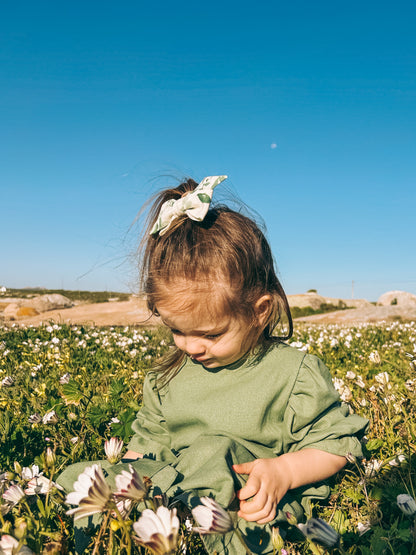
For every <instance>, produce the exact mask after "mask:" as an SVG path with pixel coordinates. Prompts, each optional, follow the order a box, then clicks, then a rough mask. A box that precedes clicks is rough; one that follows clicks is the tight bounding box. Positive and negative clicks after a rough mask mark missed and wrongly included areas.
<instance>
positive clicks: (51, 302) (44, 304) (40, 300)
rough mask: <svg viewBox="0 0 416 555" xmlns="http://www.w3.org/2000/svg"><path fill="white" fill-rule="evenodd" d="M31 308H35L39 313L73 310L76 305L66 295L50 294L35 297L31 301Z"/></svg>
mask: <svg viewBox="0 0 416 555" xmlns="http://www.w3.org/2000/svg"><path fill="white" fill-rule="evenodd" d="M30 306H33V307H34V308H35V309H36V310H37V311H38V312H47V311H48V310H56V309H61V308H71V307H72V306H74V303H73V302H72V301H71V300H70V299H68V297H65V296H64V295H60V294H59V293H50V294H48V295H40V296H39V297H35V298H34V299H33V300H31V301H30Z"/></svg>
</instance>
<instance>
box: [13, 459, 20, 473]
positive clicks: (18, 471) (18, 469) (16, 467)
mask: <svg viewBox="0 0 416 555" xmlns="http://www.w3.org/2000/svg"><path fill="white" fill-rule="evenodd" d="M14 471H15V472H16V474H20V473H21V472H22V465H21V464H20V463H18V462H17V461H14Z"/></svg>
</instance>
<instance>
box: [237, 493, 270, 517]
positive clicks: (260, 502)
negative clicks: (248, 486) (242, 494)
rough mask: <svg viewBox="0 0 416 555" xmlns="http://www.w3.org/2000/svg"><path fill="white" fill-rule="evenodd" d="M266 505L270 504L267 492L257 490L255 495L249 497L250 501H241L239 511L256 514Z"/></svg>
mask: <svg viewBox="0 0 416 555" xmlns="http://www.w3.org/2000/svg"><path fill="white" fill-rule="evenodd" d="M267 505H270V503H269V501H268V495H267V492H263V491H259V492H258V493H257V495H255V496H254V497H253V499H251V501H241V503H240V511H242V512H243V513H247V514H254V513H256V514H257V513H258V512H260V511H263V510H264V508H265V507H266V506H267ZM269 509H270V507H269ZM263 516H264V515H263Z"/></svg>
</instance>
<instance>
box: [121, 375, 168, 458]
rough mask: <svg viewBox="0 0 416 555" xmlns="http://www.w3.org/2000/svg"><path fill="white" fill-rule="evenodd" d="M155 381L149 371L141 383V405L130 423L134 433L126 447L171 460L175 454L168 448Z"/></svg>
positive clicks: (149, 456)
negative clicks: (142, 383) (134, 418)
mask: <svg viewBox="0 0 416 555" xmlns="http://www.w3.org/2000/svg"><path fill="white" fill-rule="evenodd" d="M155 382H156V377H155V375H154V374H153V373H152V372H149V373H148V374H147V375H146V378H145V381H144V385H143V405H142V408H141V409H140V411H139V412H138V413H137V417H136V420H134V422H133V424H132V430H133V434H134V435H133V436H132V438H131V440H130V442H129V444H128V446H127V447H128V449H129V450H131V451H136V452H137V453H141V454H143V455H144V456H145V457H148V458H152V459H155V460H160V461H171V460H174V459H175V456H174V454H173V453H172V451H171V448H170V437H169V431H168V429H167V426H166V420H165V418H164V416H163V412H162V404H161V398H160V395H159V392H158V391H157V388H156V383H155Z"/></svg>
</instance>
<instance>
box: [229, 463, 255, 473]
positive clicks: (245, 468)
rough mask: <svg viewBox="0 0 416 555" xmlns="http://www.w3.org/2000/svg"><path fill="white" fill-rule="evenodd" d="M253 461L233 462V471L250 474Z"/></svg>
mask: <svg viewBox="0 0 416 555" xmlns="http://www.w3.org/2000/svg"><path fill="white" fill-rule="evenodd" d="M253 464H254V461H252V462H248V463H242V464H233V470H234V472H237V474H250V472H251V471H252V469H253Z"/></svg>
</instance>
